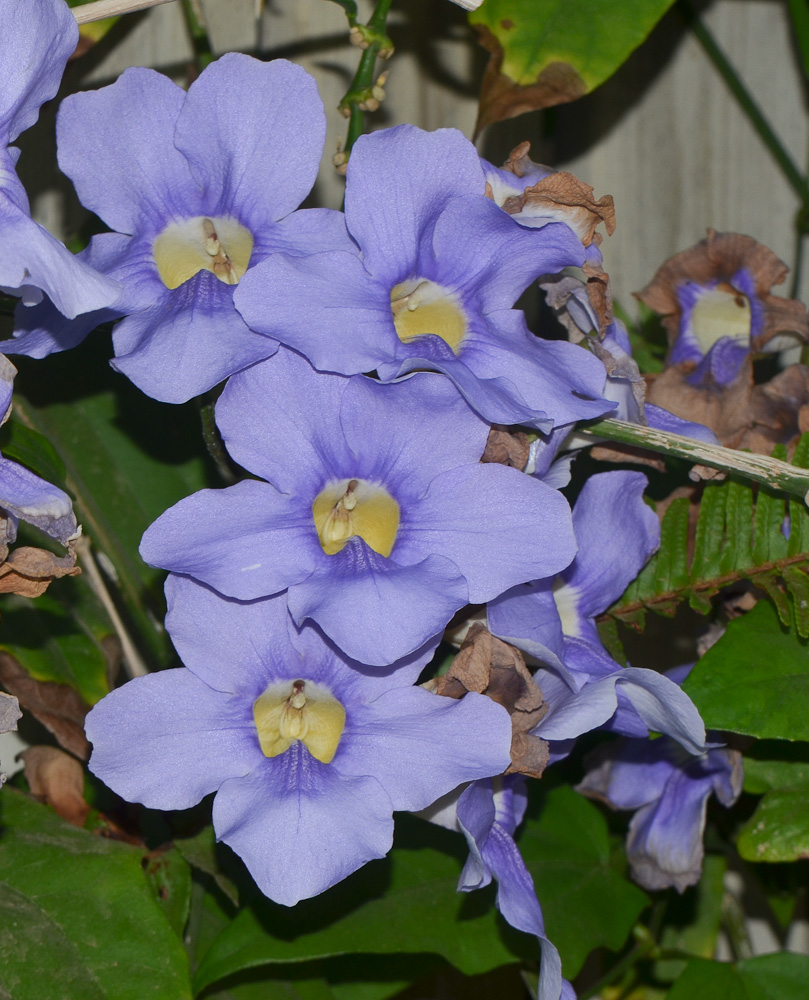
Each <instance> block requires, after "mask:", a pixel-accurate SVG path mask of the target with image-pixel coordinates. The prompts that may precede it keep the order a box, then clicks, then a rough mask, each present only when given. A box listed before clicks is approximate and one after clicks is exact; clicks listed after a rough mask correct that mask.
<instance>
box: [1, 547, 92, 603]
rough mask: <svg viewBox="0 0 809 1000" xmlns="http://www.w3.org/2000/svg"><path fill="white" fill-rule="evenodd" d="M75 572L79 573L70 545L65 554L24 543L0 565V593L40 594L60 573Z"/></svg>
mask: <svg viewBox="0 0 809 1000" xmlns="http://www.w3.org/2000/svg"><path fill="white" fill-rule="evenodd" d="M77 573H81V570H80V569H79V567H78V566H77V565H76V553H75V551H74V550H73V546H72V545H71V546H70V547H69V550H68V554H67V555H65V556H57V555H54V553H53V552H49V551H48V550H47V549H37V548H34V547H33V546H29V545H23V546H21V547H20V548H17V549H14V551H13V552H12V553H11V555H9V557H8V559H7V560H6V561H5V562H4V563H2V565H0V593H1V594H22V596H23V597H39V596H40V594H44V593H45V591H46V590H47V589H48V587H49V586H50V584H51V583H52V581H53V580H57V579H58V578H59V577H62V576H76V574H77Z"/></svg>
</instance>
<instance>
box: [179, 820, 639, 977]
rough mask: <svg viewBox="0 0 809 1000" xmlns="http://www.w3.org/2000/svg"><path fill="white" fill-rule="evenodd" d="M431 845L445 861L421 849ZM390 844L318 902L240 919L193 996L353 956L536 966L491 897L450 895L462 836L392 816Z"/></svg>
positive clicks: (528, 943)
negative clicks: (277, 966)
mask: <svg viewBox="0 0 809 1000" xmlns="http://www.w3.org/2000/svg"><path fill="white" fill-rule="evenodd" d="M436 843H437V844H440V845H442V847H446V848H448V851H449V853H445V851H444V850H440V849H436V847H434V846H428V845H433V844H436ZM396 844H397V846H396V847H395V848H394V850H393V851H392V852H391V853H390V855H388V857H387V858H385V859H383V860H380V861H372V862H370V863H369V864H367V865H366V866H365V867H364V868H362V869H360V871H358V872H355V873H354V875H352V876H350V877H349V878H348V879H346V880H345V881H343V882H342V883H340V884H339V885H337V886H334V887H333V888H331V889H329V890H327V891H326V892H325V893H323V894H321V895H320V896H318V897H317V898H316V899H310V900H303V901H302V902H300V903H298V904H297V906H295V907H292V908H291V909H290V908H286V907H283V906H277V905H275V904H273V903H272V902H270V901H269V900H264V899H261V900H258V901H256V902H255V903H254V904H253V905H252V906H251V907H249V908H247V909H244V910H242V912H241V913H239V914H238V915H237V916H236V918H235V919H234V920H233V921H232V923H231V924H229V925H228V926H227V927H226V928H225V929H224V930H223V932H222V934H221V935H220V936H219V937H218V938H217V939H216V941H214V942H213V944H212V945H211V947H210V948H209V949H208V951H207V952H206V954H205V957H204V959H203V960H202V964H201V965H200V967H199V969H198V970H197V973H196V976H195V979H194V986H195V989H196V990H197V991H199V990H202V989H204V988H205V987H206V986H208V985H209V984H211V983H214V982H217V981H218V980H221V979H224V978H226V977H227V976H230V975H233V974H234V973H237V972H239V971H241V970H243V969H250V968H256V967H258V966H262V965H268V964H272V963H286V962H301V961H311V960H314V959H321V958H327V957H330V956H336V955H349V954H356V953H357V952H358V951H361V952H362V953H366V954H379V953H382V954H385V953H391V952H413V953H421V954H425V953H426V954H429V953H433V954H440V955H442V956H443V957H444V958H446V959H447V961H449V962H451V963H452V964H453V965H455V966H456V968H458V969H460V970H462V971H463V972H466V973H468V974H474V973H477V972H483V971H486V970H488V969H492V968H496V967H497V966H499V965H503V964H506V963H509V962H513V961H514V960H515V958H520V957H525V958H528V959H530V958H532V957H534V958H535V957H536V951H537V948H536V941H535V940H534V939H532V938H530V937H528V936H527V935H522V934H519V933H517V932H511V931H510V929H509V928H508V927H507V926H506V925H505V924H504V923H503V922H502V921H501V920H500V919H499V917H498V916H497V913H496V910H495V908H494V905H493V901H492V899H493V897H492V894H491V892H488V891H486V892H479V893H474V894H472V895H466V894H459V893H458V892H457V891H456V889H457V884H458V876H459V874H460V870H461V867H462V865H463V860H464V858H465V856H466V849H465V844H464V842H463V840H462V838H461V837H460V836H458V835H453V834H450V833H449V832H448V831H446V830H441V829H438V828H433V827H431V826H430V825H429V824H427V823H425V822H424V821H422V820H418V819H415V818H413V817H409V816H400V817H397V836H396ZM636 891H637V890H636ZM641 895H642V894H641ZM426 914H429V919H425V915H426Z"/></svg>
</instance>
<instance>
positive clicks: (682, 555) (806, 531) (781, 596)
mask: <svg viewBox="0 0 809 1000" xmlns="http://www.w3.org/2000/svg"><path fill="white" fill-rule="evenodd" d="M785 457H786V453H785V450H784V448H783V446H779V447H778V448H776V449H775V451H774V452H773V458H776V459H780V460H782V461H783V460H784V459H785ZM792 465H793V466H795V467H797V468H801V469H806V468H809V434H804V435H803V437H802V438H801V441H800V443H799V445H798V447H797V449H796V451H795V455H794V457H793V459H792ZM690 508H691V504H690V501H689V500H688V498H686V497H679V498H678V499H676V500H673V501H672V502H671V504H670V505H669V508H668V510H667V511H666V515H665V517H664V518H663V523H662V525H661V530H660V548H659V549H658V551H657V552H656V553H655V555H654V556H652V558H651V559H650V560H649V562H648V563H647V564H646V565H645V566H644V568H643V570H641V573H640V575H639V576H638V577H637V578H636V579H635V580H634V581H633V582H632V583H631V584H630V585H629V587H628V588H627V590H626V592H625V593H624V595H623V596H622V597H621V599H620V600H619V601H618V602H617V603H616V604H614V605H613V606H612V607H611V608H610V609H609V610H608V611H607V615H608V616H610V617H612V618H613V619H617V620H618V621H622V622H624V623H625V624H627V625H629V626H631V627H633V628H636V629H637V630H639V631H640V630H642V629H643V626H644V624H645V614H646V611H647V610H650V611H655V612H657V613H658V614H662V615H673V614H674V613H675V611H676V610H677V607H678V606H679V605H680V604H681V603H682V602H683V601H686V600H687V601H688V602H689V603H690V605H691V607H692V608H693V609H694V610H695V611H699V612H700V613H701V614H707V613H708V612H709V611H710V610H711V598H712V597H713V596H714V595H715V594H717V593H718V592H719V591H720V590H721V589H722V588H723V587H727V586H728V585H730V584H733V583H738V582H739V581H741V580H750V581H751V582H752V583H753V584H755V585H756V586H757V587H760V588H761V589H762V590H763V591H764V592H765V593H766V594H767V596H768V597H769V598H770V600H772V602H773V603H774V604H775V607H776V609H777V611H778V616H779V618H780V619H781V621H782V622H783V623H784V624H785V625H791V624H793V623H794V625H795V626H796V628H797V630H798V633H799V634H800V635H801V636H803V637H806V636H807V635H809V509H807V507H806V505H805V504H804V503H802V502H801V501H799V500H795V499H794V498H790V497H788V496H786V495H785V494H783V493H779V492H777V491H775V490H771V489H768V488H766V487H763V486H759V487H758V488H755V487H754V486H752V485H751V484H750V483H747V482H744V481H742V480H736V479H728V480H726V481H724V482H721V483H709V484H707V485H706V486H705V488H704V489H703V492H702V498H701V501H700V505H699V516H698V518H697V521H696V525H693V524H692V523H691V520H692V517H691V509H690ZM689 552H690V553H691V555H690V556H689Z"/></svg>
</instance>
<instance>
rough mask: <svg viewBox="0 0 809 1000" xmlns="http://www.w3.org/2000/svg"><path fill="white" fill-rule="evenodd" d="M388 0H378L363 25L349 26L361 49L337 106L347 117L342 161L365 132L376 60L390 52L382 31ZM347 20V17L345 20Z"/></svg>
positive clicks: (388, 5) (390, 48) (385, 19)
mask: <svg viewBox="0 0 809 1000" xmlns="http://www.w3.org/2000/svg"><path fill="white" fill-rule="evenodd" d="M391 3H392V0H378V3H377V5H376V7H375V8H374V12H373V14H372V15H371V19H370V20H369V21H368V24H367V25H364V26H362V25H357V24H356V22H355V23H354V24H352V26H351V27H352V34H355V35H356V37H358V38H359V39H361V40H362V44H363V52H362V56H361V57H360V64H359V66H358V67H357V72H356V73H355V74H354V79H353V80H352V81H351V86H350V87H349V88H348V90H347V91H346V94H345V96H344V97H343V99H342V101H340V105H339V107H340V110H341V111H342V112H343V114H344V115H346V116H347V117H348V133H347V135H346V143H345V148H344V151H343V152H344V154H346V160H345V161H343V162H346V161H347V159H348V156H347V154H348V153H350V151H351V148H352V146H353V145H354V143H355V142H356V141H357V139H359V137H360V136H361V135H362V134H363V132H364V131H365V114H366V112H367V111H368V110H370V109H369V108H368V103H369V100H376V98H374V97H373V90H374V70H375V67H376V60H377V58H380V57H381V58H385V59H387V58H388V57H389V56H390V55H392V54H393V45H392V44H391V41H390V39H389V38H388V36H387V35H386V34H385V30H386V24H387V19H388V13H389V11H390V6H391ZM351 20H352V19H351V18H349V23H350V22H351ZM377 104H378V101H377Z"/></svg>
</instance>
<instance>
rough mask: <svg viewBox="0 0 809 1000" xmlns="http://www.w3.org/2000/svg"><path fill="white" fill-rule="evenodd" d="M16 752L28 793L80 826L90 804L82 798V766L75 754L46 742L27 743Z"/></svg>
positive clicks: (63, 817) (82, 824)
mask: <svg viewBox="0 0 809 1000" xmlns="http://www.w3.org/2000/svg"><path fill="white" fill-rule="evenodd" d="M20 756H21V757H22V759H23V761H24V762H25V780H26V781H27V782H28V784H29V786H30V788H31V794H32V795H36V796H37V797H38V798H41V799H43V800H44V801H45V802H46V803H47V804H48V805H49V806H51V808H52V809H55V810H56V812H57V813H59V815H60V816H61V817H62V819H64V820H67V822H68V823H72V824H73V825H74V826H84V821H85V820H86V819H87V814H88V813H89V812H90V807H89V806H88V805H87V803H86V802H85V801H84V768H83V767H82V766H81V764H80V763H79V762H78V761H77V760H76V758H75V757H71V756H70V754H67V753H65V751H64V750H60V749H59V748H58V747H47V746H36V747H29V749H28V750H24V751H23V752H22V753H21V754H20Z"/></svg>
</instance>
